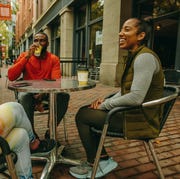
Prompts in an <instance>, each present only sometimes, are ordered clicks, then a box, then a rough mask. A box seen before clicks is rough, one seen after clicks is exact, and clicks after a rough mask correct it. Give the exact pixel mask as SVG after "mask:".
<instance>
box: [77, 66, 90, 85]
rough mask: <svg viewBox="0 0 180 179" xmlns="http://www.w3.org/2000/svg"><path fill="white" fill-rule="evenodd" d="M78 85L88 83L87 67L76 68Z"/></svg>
mask: <svg viewBox="0 0 180 179" xmlns="http://www.w3.org/2000/svg"><path fill="white" fill-rule="evenodd" d="M77 76H78V82H79V85H87V83H88V70H87V68H84V67H80V68H78V70H77Z"/></svg>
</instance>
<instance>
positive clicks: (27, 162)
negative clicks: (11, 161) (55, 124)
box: [0, 102, 55, 179]
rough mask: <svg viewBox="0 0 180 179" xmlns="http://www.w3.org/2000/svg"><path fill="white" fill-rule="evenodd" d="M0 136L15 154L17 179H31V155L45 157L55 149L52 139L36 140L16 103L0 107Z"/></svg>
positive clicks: (25, 116)
mask: <svg viewBox="0 0 180 179" xmlns="http://www.w3.org/2000/svg"><path fill="white" fill-rule="evenodd" d="M0 136H2V137H3V138H5V139H6V141H7V142H8V144H9V146H10V149H11V150H12V151H13V152H15V153H16V154H17V162H16V164H15V169H16V173H17V175H18V178H19V179H32V178H33V175H32V164H31V158H30V156H31V154H34V155H35V154H36V155H40V154H41V156H43V155H47V154H48V153H49V152H50V151H51V150H52V149H53V148H54V147H55V141H54V140H52V139H49V140H43V141H40V140H39V139H37V138H36V136H35V134H34V133H33V130H32V126H31V123H30V121H29V119H28V118H27V115H26V113H25V111H24V108H23V107H22V105H21V104H19V103H17V102H7V103H4V104H1V105H0Z"/></svg>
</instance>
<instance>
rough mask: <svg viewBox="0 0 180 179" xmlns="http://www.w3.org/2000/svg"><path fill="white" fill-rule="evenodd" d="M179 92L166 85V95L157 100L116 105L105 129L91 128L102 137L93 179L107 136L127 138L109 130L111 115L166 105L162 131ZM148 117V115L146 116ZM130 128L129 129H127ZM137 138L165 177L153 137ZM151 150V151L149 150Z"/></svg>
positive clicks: (161, 175)
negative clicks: (133, 104) (131, 104)
mask: <svg viewBox="0 0 180 179" xmlns="http://www.w3.org/2000/svg"><path fill="white" fill-rule="evenodd" d="M178 93H179V89H178V88H176V87H172V86H165V87H164V95H163V97H162V98H160V99H157V100H153V101H149V102H145V103H143V104H142V105H140V106H129V107H116V108H114V109H112V110H110V111H109V113H108V115H107V117H106V119H105V123H104V127H103V130H102V131H100V130H98V129H95V128H94V127H92V128H91V130H92V131H93V132H95V133H98V134H100V135H101V139H100V143H99V146H98V150H97V153H96V158H95V162H94V165H93V171H92V175H91V179H94V178H95V175H96V171H97V168H98V164H99V159H100V155H101V151H102V147H103V145H104V142H105V138H106V136H111V137H120V138H124V139H126V136H125V134H124V133H116V132H111V131H108V130H107V129H108V125H109V122H110V120H111V116H112V115H114V114H115V113H119V112H126V111H130V110H134V109H143V108H145V107H152V106H156V105H164V107H163V109H164V110H163V117H162V120H161V121H160V131H161V130H162V128H163V126H164V124H165V122H166V120H167V118H168V115H169V113H170V111H171V109H172V107H173V105H174V102H175V100H176V98H177V97H178ZM145 117H147V116H145ZM127 130H128V129H127ZM137 140H141V141H143V142H144V145H145V149H146V151H147V154H148V156H149V159H151V157H150V155H149V154H150V152H151V155H152V158H153V160H154V162H155V164H156V167H157V170H158V172H159V175H160V178H161V179H164V175H163V172H162V169H161V166H160V164H159V161H158V158H157V156H156V153H155V150H154V147H153V143H152V138H146V139H137ZM149 151H150V152H149Z"/></svg>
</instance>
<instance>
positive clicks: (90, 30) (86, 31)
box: [74, 0, 104, 67]
mask: <svg viewBox="0 0 180 179" xmlns="http://www.w3.org/2000/svg"><path fill="white" fill-rule="evenodd" d="M103 6H104V0H92V1H88V3H87V4H83V5H82V6H80V7H77V8H76V9H75V11H76V23H75V24H76V26H75V46H74V47H75V49H74V50H75V55H74V56H75V57H78V58H87V59H88V65H89V66H90V67H95V66H99V65H100V62H101V49H102V21H103Z"/></svg>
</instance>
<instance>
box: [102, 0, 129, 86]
mask: <svg viewBox="0 0 180 179" xmlns="http://www.w3.org/2000/svg"><path fill="white" fill-rule="evenodd" d="M131 3H132V2H131V0H118V1H117V0H106V1H104V15H103V19H104V20H103V45H102V61H101V65H100V81H101V83H103V84H106V85H110V86H120V79H121V76H122V71H123V66H124V65H123V60H122V57H123V56H124V55H125V54H126V52H125V51H123V50H120V49H119V31H120V27H121V25H122V23H123V22H124V19H127V18H129V17H131V8H132V7H131Z"/></svg>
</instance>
